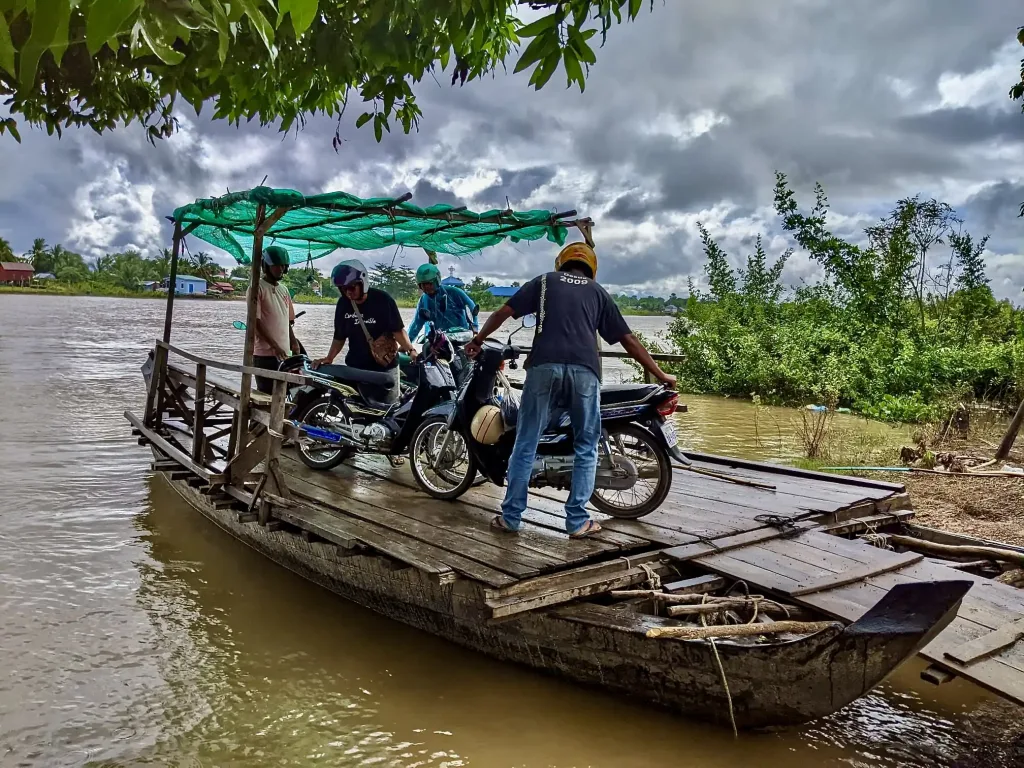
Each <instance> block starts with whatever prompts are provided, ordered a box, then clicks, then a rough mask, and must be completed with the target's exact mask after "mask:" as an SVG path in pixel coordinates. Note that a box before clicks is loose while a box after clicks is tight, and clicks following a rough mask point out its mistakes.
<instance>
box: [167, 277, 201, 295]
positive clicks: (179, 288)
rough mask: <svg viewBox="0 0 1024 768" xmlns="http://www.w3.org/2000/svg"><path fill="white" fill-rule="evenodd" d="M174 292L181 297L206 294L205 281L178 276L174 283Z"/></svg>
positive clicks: (198, 278) (199, 278)
mask: <svg viewBox="0 0 1024 768" xmlns="http://www.w3.org/2000/svg"><path fill="white" fill-rule="evenodd" d="M174 292H175V293H177V294H183V295H189V294H196V293H206V281H205V280H204V279H203V278H201V277H193V276H192V275H178V279H177V281H175V283H174Z"/></svg>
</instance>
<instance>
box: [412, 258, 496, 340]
mask: <svg viewBox="0 0 1024 768" xmlns="http://www.w3.org/2000/svg"><path fill="white" fill-rule="evenodd" d="M416 283H417V285H419V287H420V290H421V291H423V295H422V296H420V300H419V303H417V305H416V315H415V317H413V319H412V322H411V323H410V324H409V338H410V339H415V338H416V336H418V335H419V332H420V331H421V330H422V329H423V326H424V324H426V323H432V324H433V326H434V327H435V328H436V329H437V330H439V331H468V330H469V329H470V328H471V327H472V329H473V330H474V331H478V330H480V324H479V322H478V321H477V315H479V314H480V307H478V306H477V303H476V302H475V301H473V299H472V298H470V296H469V294H468V293H466V292H465V291H464V290H462V289H461V288H459V287H457V286H454V285H453V286H444V285H441V270H440V269H438V268H437V265H436V264H422V265H420V268H419V269H417V270H416Z"/></svg>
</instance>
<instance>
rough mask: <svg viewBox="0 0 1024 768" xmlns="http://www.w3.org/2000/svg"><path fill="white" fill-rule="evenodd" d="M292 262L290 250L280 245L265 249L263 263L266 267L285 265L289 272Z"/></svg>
mask: <svg viewBox="0 0 1024 768" xmlns="http://www.w3.org/2000/svg"><path fill="white" fill-rule="evenodd" d="M290 262H291V257H290V256H289V255H288V251H287V250H286V249H284V248H282V247H281V246H280V245H271V246H269V247H268V248H264V249H263V265H264V266H266V267H274V266H278V267H284V270H285V272H287V271H288V264H289V263H290Z"/></svg>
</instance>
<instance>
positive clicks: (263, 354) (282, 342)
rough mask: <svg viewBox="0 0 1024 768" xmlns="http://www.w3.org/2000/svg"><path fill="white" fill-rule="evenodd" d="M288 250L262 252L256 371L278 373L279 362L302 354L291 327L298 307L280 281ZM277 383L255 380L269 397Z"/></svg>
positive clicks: (286, 262) (267, 380)
mask: <svg viewBox="0 0 1024 768" xmlns="http://www.w3.org/2000/svg"><path fill="white" fill-rule="evenodd" d="M289 260H290V259H289V257H288V251H286V250H285V249H284V248H282V247H281V246H279V245H272V246H270V247H269V248H266V249H265V250H264V251H263V277H262V278H261V279H260V284H259V286H258V291H259V292H258V293H257V294H256V344H255V346H254V347H253V356H252V362H253V365H254V366H255V367H257V368H265V369H267V370H270V371H276V370H277V369H278V365H279V363H280V362H281V361H282V360H284V359H285V358H287V357H288V356H289V350H290V351H291V354H294V355H297V354H299V342H298V339H296V338H295V332H294V331H293V329H292V324H293V323H294V322H295V306H294V305H293V304H292V297H291V294H290V293H288V288H287V287H286V286H285V285H284V284H282V283H281V278H282V277H283V276H284V274H285V272H287V271H288V262H289ZM273 388H274V382H273V381H272V380H271V379H265V378H263V377H262V376H257V377H256V389H258V390H259V391H260V392H266V393H267V394H270V393H271V392H272V391H273Z"/></svg>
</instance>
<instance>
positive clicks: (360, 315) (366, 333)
mask: <svg viewBox="0 0 1024 768" xmlns="http://www.w3.org/2000/svg"><path fill="white" fill-rule="evenodd" d="M349 302H351V304H352V309H354V310H355V311H356V319H357V320H358V321H359V327H360V328H362V329H363V335H364V336H365V337H366V343H367V344H368V345H370V346H373V337H372V336H371V335H370V331H369V330H367V328H366V323H364V322H363V313H362V312H360V311H359V305H358V304H356V303H355V302H354V301H352V299H349Z"/></svg>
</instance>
